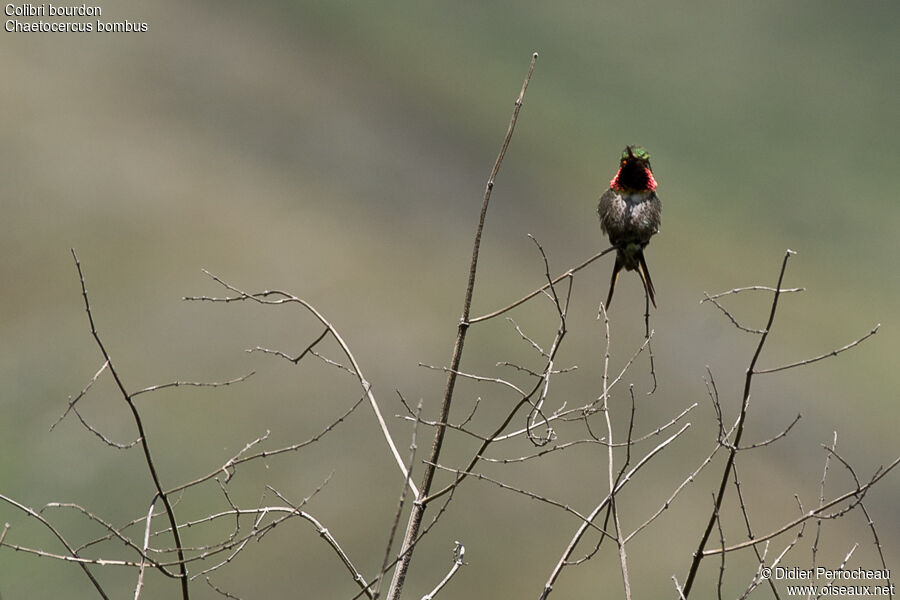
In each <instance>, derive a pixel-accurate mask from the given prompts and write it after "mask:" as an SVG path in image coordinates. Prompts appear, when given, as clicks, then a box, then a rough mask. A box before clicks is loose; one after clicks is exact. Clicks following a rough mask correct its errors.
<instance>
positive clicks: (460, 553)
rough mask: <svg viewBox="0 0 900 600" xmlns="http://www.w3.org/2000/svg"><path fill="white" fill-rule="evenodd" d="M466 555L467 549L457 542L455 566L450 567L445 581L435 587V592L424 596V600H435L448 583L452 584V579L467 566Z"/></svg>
mask: <svg viewBox="0 0 900 600" xmlns="http://www.w3.org/2000/svg"><path fill="white" fill-rule="evenodd" d="M465 555H466V547H465V546H463V545H462V544H460V543H459V542H455V545H454V546H453V566H452V567H450V571H449V572H448V573H447V575H445V576H444V578H443V579H441V581H440V582H439V583H438V584H437V585H436V586H435V588H434V589H433V590H431V591H430V592H428V593H427V594H425V595H424V596H422V600H433V599H434V597H435V596H437V595H438V592H440V591H441V590H442V589H443V588H444V586H445V585H447V583H449V582H450V579H451V578H452V577H453V576H454V575H456V572H457V571H458V570H459V568H460V567H461V566H463V565H464V564H466V563H465V562H464V561H463V557H464V556H465Z"/></svg>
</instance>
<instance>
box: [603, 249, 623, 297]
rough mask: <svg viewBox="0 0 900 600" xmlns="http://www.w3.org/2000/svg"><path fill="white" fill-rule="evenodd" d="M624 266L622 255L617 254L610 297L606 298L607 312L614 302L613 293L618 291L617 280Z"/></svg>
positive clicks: (610, 285) (610, 284)
mask: <svg viewBox="0 0 900 600" xmlns="http://www.w3.org/2000/svg"><path fill="white" fill-rule="evenodd" d="M624 264H625V263H624V261H623V260H622V253H621V252H616V264H615V266H614V267H613V272H612V279H610V280H609V295H608V296H607V297H606V310H609V305H610V303H611V302H612V296H613V292H614V291H615V290H616V280H617V279H618V278H619V271H621V270H622V267H623V266H624Z"/></svg>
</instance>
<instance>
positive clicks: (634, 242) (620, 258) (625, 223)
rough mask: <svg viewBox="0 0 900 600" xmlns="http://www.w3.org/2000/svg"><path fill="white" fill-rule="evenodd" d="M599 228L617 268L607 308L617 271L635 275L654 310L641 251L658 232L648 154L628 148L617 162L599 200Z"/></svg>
mask: <svg viewBox="0 0 900 600" xmlns="http://www.w3.org/2000/svg"><path fill="white" fill-rule="evenodd" d="M597 212H598V213H599V214H600V228H601V229H602V230H603V232H604V233H605V234H606V235H607V236H609V241H610V243H611V244H612V245H613V246H615V248H616V264H615V266H614V267H613V272H612V280H611V281H610V282H609V296H608V297H607V298H606V308H607V309H608V308H609V304H610V302H612V296H613V290H615V289H616V278H618V276H619V271H621V270H622V267H625V270H626V271H635V270H636V271H637V272H638V275H640V277H641V282H643V284H644V290H646V292H647V296H649V298H650V301H651V302H652V303H653V307H654V308H656V298H655V293H654V290H653V282H652V281H651V280H650V271H648V270H647V262H646V261H645V260H644V248H645V247H646V246H647V244H649V243H650V238H651V237H653V234H655V233H656V232H657V231H659V215H660V213H661V212H662V202H660V200H659V197H658V196H657V195H656V180H655V179H654V178H653V171H652V170H651V168H650V154H648V153H647V151H646V150H644V149H643V148H641V147H640V146H627V147H626V148H625V150H624V151H623V152H622V158H621V160H620V161H619V170H618V171H617V172H616V176H615V177H613V178H612V181H610V182H609V189H608V190H606V191H605V192H604V193H603V195H602V196H600V204H599V205H598V206H597Z"/></svg>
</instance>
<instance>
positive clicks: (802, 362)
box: [756, 323, 881, 375]
mask: <svg viewBox="0 0 900 600" xmlns="http://www.w3.org/2000/svg"><path fill="white" fill-rule="evenodd" d="M879 327H881V323H878V324H877V325H875V327H873V328H872V331H870V332H869V333H867V334H866V335H864V336H862V337H861V338H859V339H857V340H854V341H852V342H850V343H849V344H847V345H846V346H842V347H840V348H838V349H836V350H832V351H831V352H826V353H825V354H821V355H819V356H815V357H813V358H807V359H805V360H799V361H797V362H794V363H790V364H788V365H782V366H780V367H772V368H771V369H757V370H756V374H757V375H762V374H763V373H776V372H778V371H784V370H785V369H793V368H794V367H802V366H804V365H809V364H812V363H814V362H819V361H820V360H825V359H826V358H831V357H832V356H837V355H838V354H840V353H841V352H846V351H847V350H849V349H850V348H853V347H855V346H858V345H859V344H861V343H863V342H864V341H866V340H867V339H869V338H870V337H872V336H873V335H875V334H876V333H878V328H879Z"/></svg>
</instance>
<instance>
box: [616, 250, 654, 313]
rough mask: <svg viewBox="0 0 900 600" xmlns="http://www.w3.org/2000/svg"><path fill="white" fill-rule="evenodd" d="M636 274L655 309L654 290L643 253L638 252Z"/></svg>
mask: <svg viewBox="0 0 900 600" xmlns="http://www.w3.org/2000/svg"><path fill="white" fill-rule="evenodd" d="M617 262H618V261H617ZM638 274H639V275H640V276H641V281H642V282H643V283H644V290H646V292H647V295H648V296H650V302H652V303H653V308H656V297H655V296H656V290H654V289H653V281H651V279H650V271H649V270H648V269H647V261H645V260H644V253H643V252H638ZM610 295H612V290H610Z"/></svg>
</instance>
